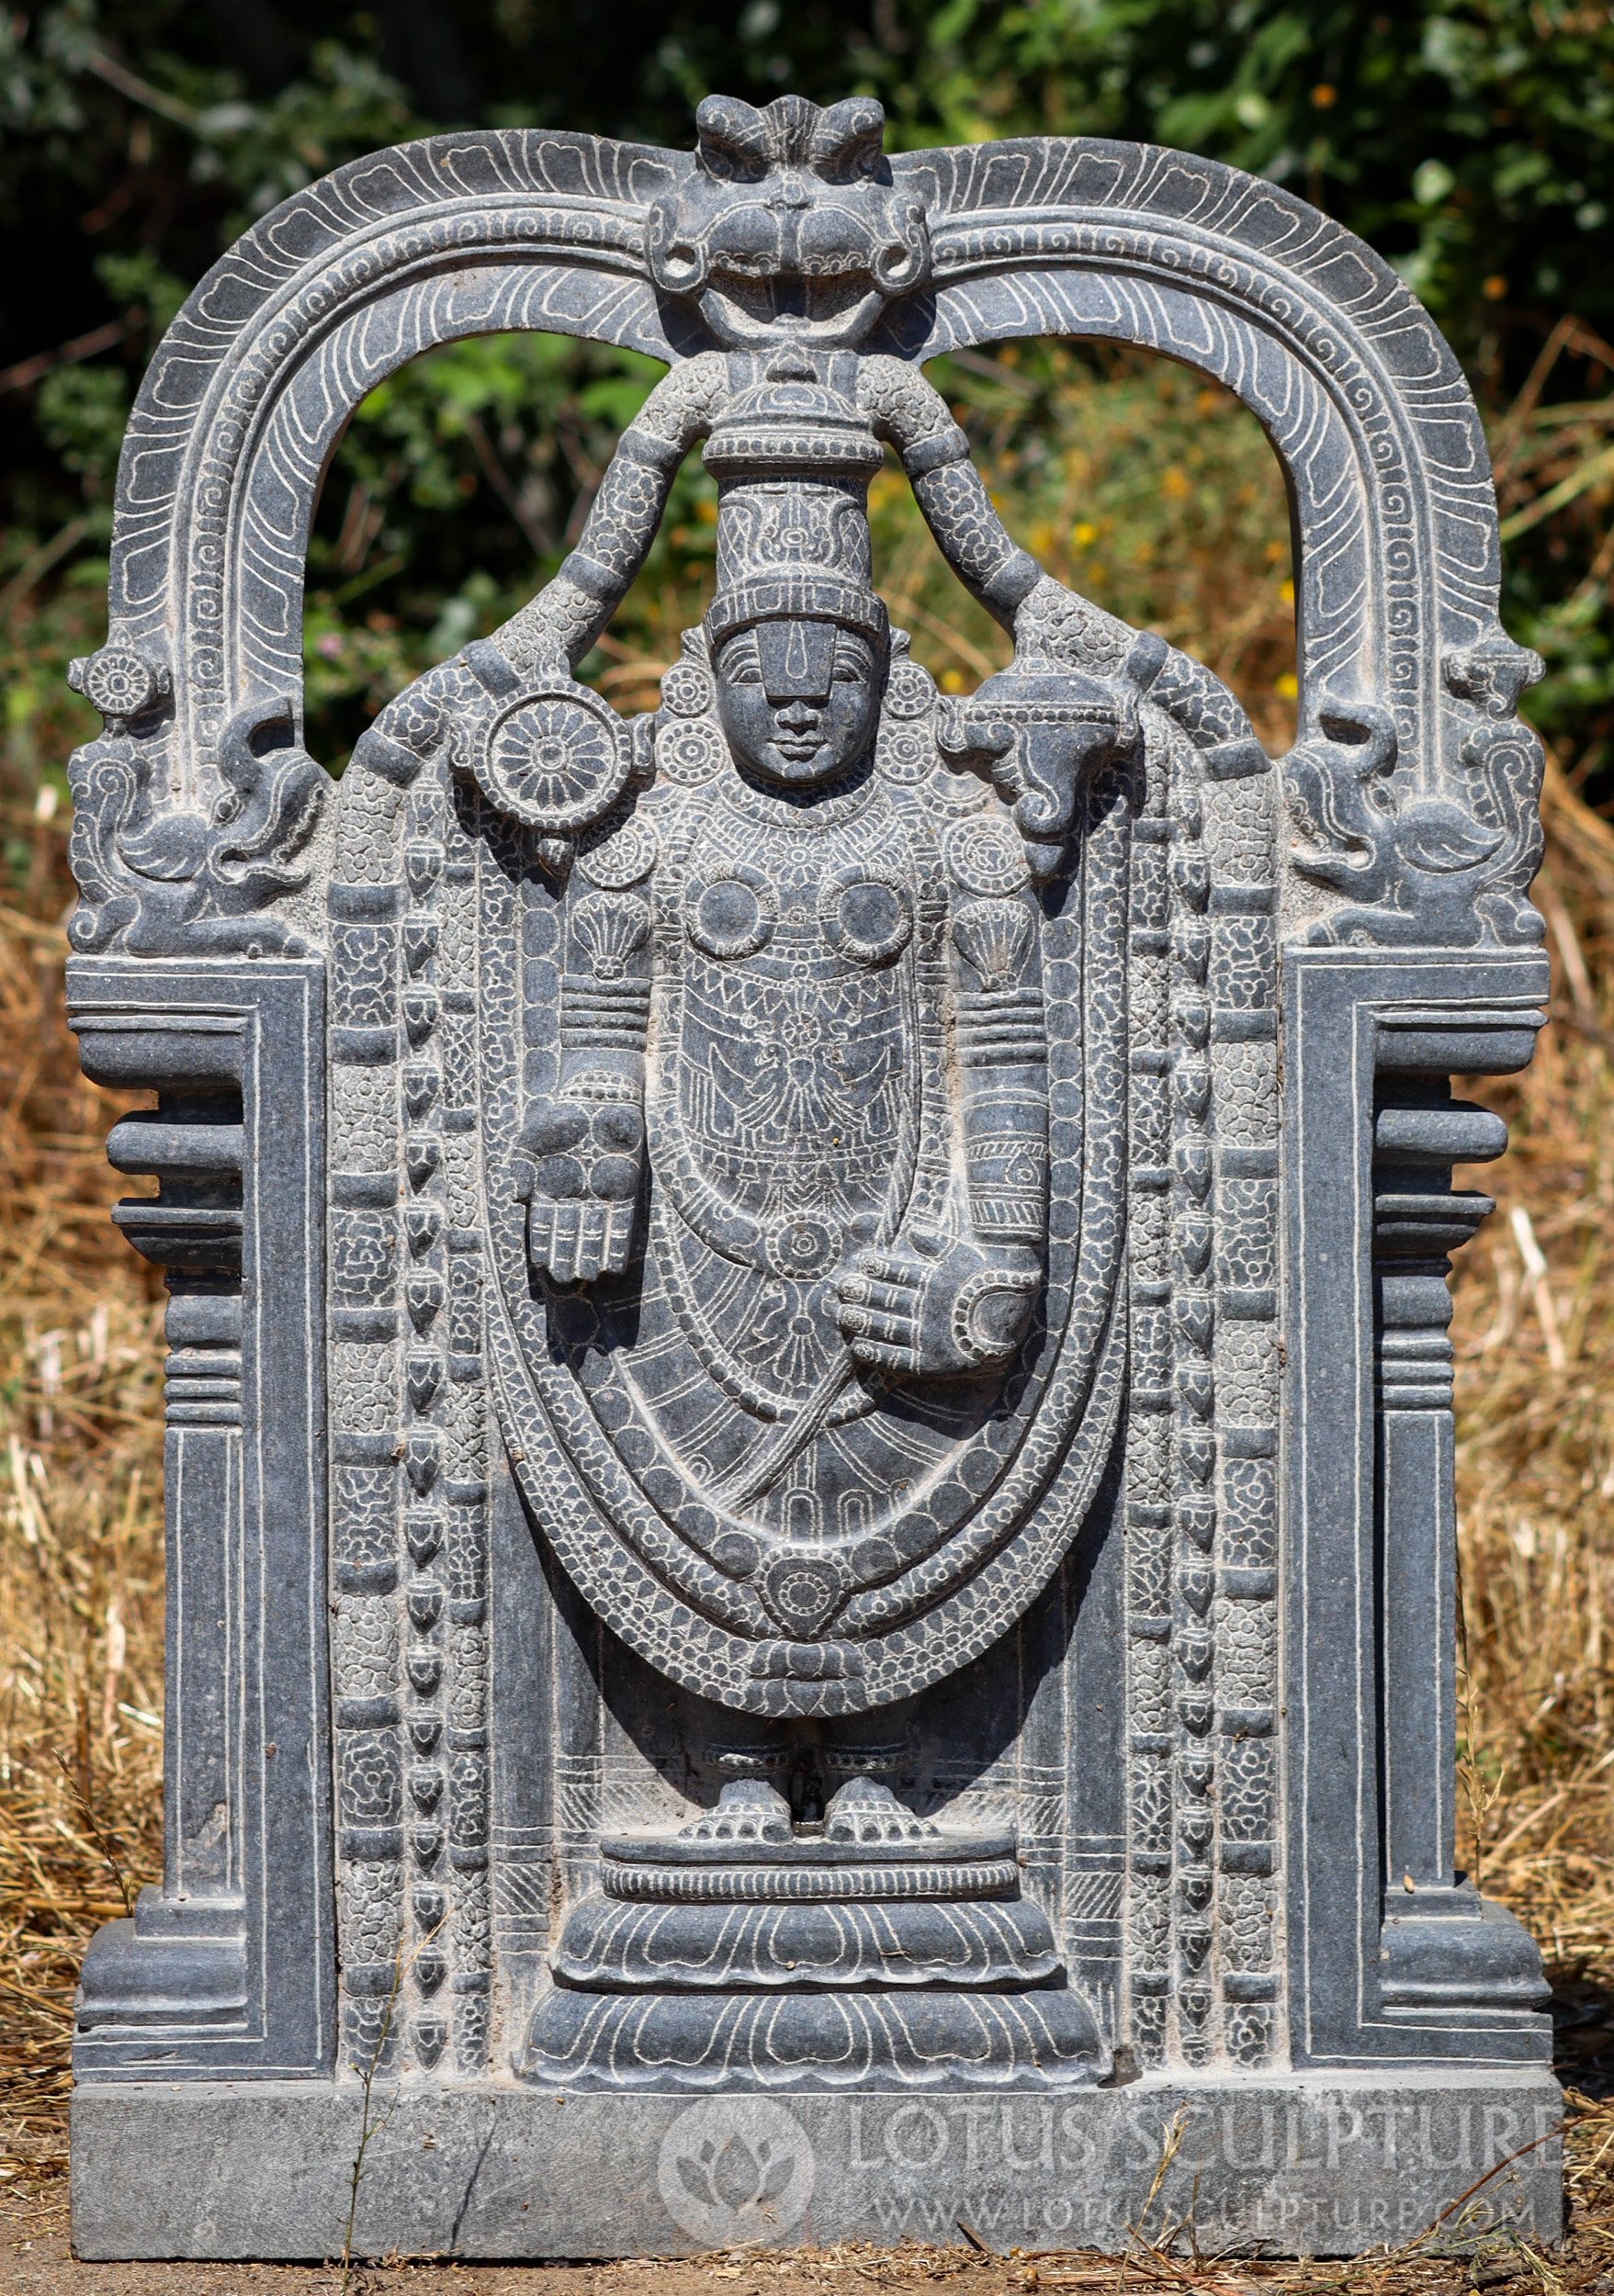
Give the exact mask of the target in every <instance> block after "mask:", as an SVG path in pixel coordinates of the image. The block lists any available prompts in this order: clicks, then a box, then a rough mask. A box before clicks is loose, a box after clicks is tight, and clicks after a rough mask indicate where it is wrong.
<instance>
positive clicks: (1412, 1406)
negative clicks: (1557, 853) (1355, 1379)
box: [1372, 1014, 1546, 2011]
mask: <svg viewBox="0 0 1614 2296" xmlns="http://www.w3.org/2000/svg"><path fill="white" fill-rule="evenodd" d="M1475 1018H1476V1019H1477V1023H1478V1025H1477V1026H1476V1025H1470V1026H1468V1027H1465V1028H1464V1029H1463V1030H1462V1037H1463V1038H1465V1039H1469V1040H1472V1041H1467V1042H1463V1041H1458V1042H1452V1041H1450V1037H1451V1034H1452V1032H1451V1031H1450V1030H1446V1029H1435V1028H1431V1027H1428V1026H1425V1027H1419V1026H1417V1025H1416V1022H1415V1024H1414V1025H1411V1026H1405V1025H1403V1026H1392V1027H1389V1028H1385V1029H1383V1030H1381V1032H1380V1037H1379V1060H1378V1075H1377V1079H1376V1092H1375V1105H1374V1114H1373V1151H1372V1154H1373V1165H1372V1187H1373V1291H1374V1301H1373V1305H1374V1318H1373V1329H1374V1363H1373V1399H1374V1420H1375V1425H1374V1442H1375V1454H1376V1467H1377V1491H1378V1508H1377V1519H1376V1523H1375V1542H1376V1549H1377V1552H1376V1567H1377V1577H1378V1590H1379V1616H1380V1629H1379V1642H1378V1660H1379V1663H1378V1673H1379V1684H1378V1694H1379V1699H1380V1705H1381V1716H1382V1721H1381V1728H1382V1748H1383V1751H1382V1756H1381V1791H1382V1795H1383V1817H1382V1828H1383V1862H1384V1930H1383V1945H1382V1948H1381V1955H1380V1968H1381V1998H1382V1999H1383V2004H1384V2007H1385V2009H1388V2010H1392V2011H1394V2010H1397V2009H1400V2010H1426V2009H1439V2008H1442V2007H1445V2008H1462V2007H1467V2006H1471V2005H1475V2004H1479V2003H1484V2004H1487V2005H1491V2006H1495V2007H1498V2008H1509V2007H1513V2008H1518V2007H1530V2006H1533V2005H1534V2004H1536V2003H1537V2002H1539V2001H1541V2000H1542V1999H1544V1998H1545V1993H1546V1988H1545V1986H1543V1984H1542V1983H1541V1975H1540V1967H1539V1963H1538V1961H1537V1959H1536V1955H1535V1951H1534V1948H1533V1946H1531V1944H1530V1942H1529V1939H1528V1938H1526V1937H1525V1936H1524V1934H1523V1932H1522V1931H1521V1930H1519V1929H1518V1925H1517V1923H1515V1922H1514V1921H1513V1920H1512V1919H1511V1917H1509V1916H1507V1915H1506V1914H1503V1913H1501V1912H1500V1911H1499V1909H1497V1908H1486V1907H1485V1906H1484V1903H1483V1901H1482V1900H1481V1898H1480V1897H1479V1896H1478V1894H1477V1892H1476V1890H1475V1888H1474V1886H1473V1883H1472V1882H1470V1881H1469V1880H1468V1878H1467V1877H1466V1876H1465V1875H1462V1874H1459V1873H1458V1872H1457V1870H1456V1865H1455V1836H1456V1797H1457V1790H1458V1783H1457V1682H1456V1654H1457V1638H1458V1616H1457V1599H1458V1598H1457V1504H1456V1483H1455V1471H1456V1470H1455V1457H1454V1443H1453V1420H1452V1412H1451V1390H1452V1350H1451V1342H1450V1339H1449V1337H1448V1336H1447V1332H1448V1327H1449V1325H1450V1321H1451V1295H1450V1290H1449V1289H1448V1282H1447V1279H1448V1277H1449V1275H1450V1265H1451V1262H1450V1255H1451V1254H1452V1253H1453V1252H1455V1251H1457V1250H1458V1249H1459V1248H1460V1247H1461V1246H1462V1245H1463V1244H1467V1243H1468V1242H1469V1241H1470V1240H1471V1239H1472V1238H1473V1235H1474V1234H1475V1233H1476V1232H1477V1231H1478V1229H1479V1227H1480V1223H1481V1222H1482V1221H1484V1219H1485V1218H1486V1217H1487V1215H1488V1214H1489V1213H1491V1212H1493V1211H1494V1210H1495V1203H1494V1201H1493V1200H1492V1199H1491V1198H1490V1197H1488V1196H1482V1195H1480V1194H1478V1193H1477V1192H1476V1191H1474V1190H1472V1189H1456V1188H1453V1187H1452V1185H1451V1169H1452V1166H1453V1165H1454V1164H1458V1163H1463V1164H1480V1163H1486V1162H1489V1161H1490V1160H1491V1159H1492V1158H1493V1157H1495V1156H1499V1155H1501V1154H1503V1152H1504V1150H1505V1149H1506V1148H1507V1125H1506V1124H1505V1123H1504V1122H1503V1120H1502V1119H1501V1118H1500V1117H1498V1116H1493V1115H1492V1114H1491V1113H1490V1112H1489V1111H1488V1110H1487V1109H1481V1108H1476V1107H1474V1106H1473V1103H1472V1102H1470V1101H1466V1100H1455V1099H1453V1097H1452V1095H1451V1086H1450V1078H1449V1076H1448V1075H1446V1074H1445V1073H1444V1071H1445V1070H1446V1069H1447V1067H1448V1066H1449V1065H1450V1064H1454V1063H1455V1061H1456V1060H1457V1059H1459V1058H1461V1057H1462V1054H1463V1053H1465V1052H1466V1053H1467V1054H1469V1055H1470V1057H1471V1058H1474V1059H1475V1060H1476V1061H1478V1062H1479V1064H1481V1065H1483V1066H1484V1067H1488V1068H1503V1067H1507V1066H1511V1065H1515V1063H1513V1062H1512V1061H1510V1060H1509V1058H1508V1052H1509V1047H1508V1045H1507V1043H1506V1042H1505V1041H1503V1038H1504V1035H1507V1036H1518V1035H1520V1034H1522V1033H1524V1032H1522V1031H1519V1030H1518V1028H1517V1023H1516V1021H1514V1025H1513V1026H1512V1027H1510V1028H1507V1030H1499V1029H1497V1028H1496V1027H1495V1025H1492V1026H1487V1019H1488V1017H1487V1016H1485V1015H1484V1014H1481V1015H1479V1016H1477V1017H1475ZM1507 1019H1509V1020H1510V1021H1511V1020H1513V1019H1514V1017H1513V1016H1507ZM1529 1037H1530V1038H1533V1031H1530V1032H1529ZM1527 1041H1529V1039H1528V1038H1527Z"/></svg>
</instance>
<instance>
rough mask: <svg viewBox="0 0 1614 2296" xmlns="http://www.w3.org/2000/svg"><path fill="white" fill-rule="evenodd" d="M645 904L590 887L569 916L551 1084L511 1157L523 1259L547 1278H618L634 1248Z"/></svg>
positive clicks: (641, 1138) (640, 1160) (646, 994)
mask: <svg viewBox="0 0 1614 2296" xmlns="http://www.w3.org/2000/svg"><path fill="white" fill-rule="evenodd" d="M649 934H650V917H649V908H648V907H647V906H646V905H645V903H644V902H643V901H642V900H641V899H640V898H639V897H638V895H637V894H631V893H598V892H590V893H585V894H583V895H581V896H580V897H579V898H578V899H577V900H576V902H575V904H574V905H573V906H572V908H571V911H570V916H569V917H568V920H567V936H566V970H565V972H564V974H563V975H562V978H561V985H560V1052H561V1061H560V1085H559V1091H557V1092H555V1093H553V1094H550V1095H546V1096H545V1097H542V1098H540V1099H538V1100H536V1102H534V1103H533V1104H532V1106H531V1107H530V1108H529V1109H528V1112H527V1120H526V1123H525V1126H524V1128H523V1131H522V1135H521V1142H520V1146H519V1149H518V1152H517V1156H516V1160H515V1162H516V1186H517V1190H518V1192H519V1193H520V1194H522V1195H524V1196H525V1199H526V1205H527V1250H528V1255H529V1257H530V1258H531V1260H532V1263H533V1266H535V1267H536V1268H538V1269H540V1270H542V1271H543V1272H544V1273H545V1274H547V1275H548V1276H549V1277H552V1279H553V1280H554V1281H555V1282H557V1283H587V1282H591V1281H592V1280H593V1278H594V1277H597V1276H602V1275H619V1274H620V1273H621V1272H622V1270H623V1269H624V1268H625V1267H626V1265H627V1263H628V1261H629V1259H630V1258H631V1256H632V1253H633V1245H634V1238H635V1230H636V1227H637V1225H638V1197H639V1187H640V1181H641V1179H642V1176H643V1169H644V1142H645V1121H644V1052H645V1032H646V1028H647V1025H648V1022H649V999H650V987H649V974H648V969H647V966H646V963H645V953H646V951H647V949H648V946H649Z"/></svg>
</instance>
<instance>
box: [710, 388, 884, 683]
mask: <svg viewBox="0 0 1614 2296" xmlns="http://www.w3.org/2000/svg"><path fill="white" fill-rule="evenodd" d="M783 364H784V363H783V362H782V363H781V365H783ZM804 366H805V363H804ZM704 459H705V466H706V468H707V469H708V470H709V471H710V472H711V473H712V476H713V477H714V478H716V479H717V591H716V594H715V595H714V597H713V600H712V603H711V606H710V607H709V609H708V610H707V613H706V629H707V632H708V634H709V636H711V638H712V640H713V642H714V644H717V643H720V642H721V641H722V639H724V638H725V637H727V636H728V635H729V633H730V632H731V631H734V630H737V629H742V628H743V627H744V626H745V625H747V624H748V623H751V622H761V621H765V620H771V619H773V618H775V617H777V616H781V615H787V614H796V615H811V616H817V617H821V618H824V619H827V620H830V621H833V622H840V623H843V624H845V625H848V626H850V627H851V628H853V629H859V630H863V631H864V632H865V633H866V634H867V635H868V636H871V637H875V638H879V639H883V638H884V636H885V634H886V609H885V606H884V604H883V603H882V602H881V601H880V600H879V599H878V598H877V597H876V596H875V591H874V586H873V561H872V557H871V554H870V549H869V521H868V505H867V493H868V483H869V480H870V479H871V478H873V477H874V475H875V471H877V470H878V469H879V468H880V467H881V464H882V462H883V460H884V456H883V454H882V451H881V447H880V445H879V442H878V440H877V439H876V438H875V434H874V433H873V432H872V431H871V430H870V428H869V425H868V423H867V422H866V421H865V420H864V418H863V414H862V413H861V412H860V411H859V410H858V409H857V408H856V407H855V406H854V405H853V404H852V401H851V400H849V399H847V398H845V397H843V396H842V394H841V392H839V391H837V390H835V389H833V388H831V387H830V385H829V384H827V383H821V382H819V381H818V380H816V379H815V378H814V377H813V376H812V375H811V373H810V371H795V370H794V369H792V368H787V369H786V370H785V371H784V372H783V373H782V372H780V371H779V368H777V367H775V368H774V370H773V372H772V373H771V374H770V375H769V376H768V377H767V378H766V379H765V380H764V381H762V382H761V383H757V384H754V385H752V386H751V388H750V389H748V390H745V391H742V392H741V393H740V394H739V397H738V398H736V399H735V400H734V401H733V403H732V404H731V405H730V406H729V407H728V410H727V411H725V413H724V414H723V416H722V418H721V420H720V421H719V422H717V425H716V427H715V428H714V430H713V432H712V435H711V438H710V439H709V440H708V442H707V445H706V449H705V457H704Z"/></svg>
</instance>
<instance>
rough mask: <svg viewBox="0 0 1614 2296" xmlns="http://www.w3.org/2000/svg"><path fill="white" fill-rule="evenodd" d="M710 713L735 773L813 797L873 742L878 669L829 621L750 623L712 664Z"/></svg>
mask: <svg viewBox="0 0 1614 2296" xmlns="http://www.w3.org/2000/svg"><path fill="white" fill-rule="evenodd" d="M880 687H881V680H880V674H879V664H878V663H877V661H876V659H875V648H874V647H873V646H872V644H871V643H870V641H869V640H868V639H867V638H866V637H863V636H860V635H859V634H858V633H857V632H855V631H852V630H845V629H842V628H841V627H840V626H839V625H837V624H836V623H833V622H827V621H809V620H805V619H803V620H778V621H766V622H756V623H753V624H751V626H750V627H749V628H747V629H743V630H737V631H736V632H735V633H734V635H733V636H732V637H730V638H728V639H727V640H726V641H725V643H724V645H723V647H721V649H720V651H719V653H718V656H717V715H718V716H719V718H720V720H721V722H722V726H723V731H724V732H725V734H726V735H727V736H728V742H729V746H730V748H732V749H733V751H734V754H735V757H736V758H737V759H738V760H739V763H740V765H741V766H742V767H743V768H744V769H745V770H746V771H749V772H750V773H751V774H754V775H755V776H756V778H757V779H758V780H760V781H763V782H773V783H774V784H775V785H777V786H779V787H781V788H785V789H811V788H814V787H816V786H817V785H818V783H820V782H829V781H833V780H834V779H835V777H836V776H837V775H838V774H841V773H843V772H844V771H846V769H847V768H848V767H849V766H852V765H855V764H856V763H857V761H858V760H859V759H860V758H862V757H863V755H864V754H865V752H866V751H867V750H868V748H869V746H870V744H871V743H872V742H873V740H874V737H875V724H876V721H877V719H878V716H879V709H880Z"/></svg>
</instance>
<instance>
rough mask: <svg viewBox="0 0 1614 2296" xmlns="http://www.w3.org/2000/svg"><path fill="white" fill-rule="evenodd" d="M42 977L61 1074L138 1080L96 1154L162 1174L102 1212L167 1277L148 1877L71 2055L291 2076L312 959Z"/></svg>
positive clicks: (315, 978)
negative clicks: (159, 1698)
mask: <svg viewBox="0 0 1614 2296" xmlns="http://www.w3.org/2000/svg"><path fill="white" fill-rule="evenodd" d="M68 986H69V996H70V1001H71V1007H72V1019H73V1027H74V1029H75V1030H76V1031H77V1033H78V1037H79V1041H80V1055H81V1058H82V1060H83V1063H84V1065H85V1071H86V1073H87V1074H88V1075H90V1076H91V1077H93V1078H94V1079H95V1081H96V1083H99V1084H105V1085H110V1086H117V1087H121V1088H123V1089H129V1088H130V1087H134V1088H139V1087H141V1086H144V1087H147V1088H154V1089H155V1091H156V1094H157V1105H156V1108H155V1109H152V1110H151V1111H149V1112H147V1111H141V1112H140V1113H138V1114H135V1115H131V1116H127V1117H124V1118H122V1119H121V1120H119V1122H118V1123H117V1124H115V1125H114V1126H113V1128H112V1131H111V1134H110V1136H109V1138H108V1141H107V1153H108V1155H109V1156H110V1158H111V1161H112V1163H113V1164H114V1165H116V1166H117V1167H118V1169H119V1171H123V1172H129V1173H141V1174H155V1175H156V1176H157V1178H158V1180H159V1181H160V1183H161V1186H160V1188H159V1191H158V1194H157V1195H156V1197H155V1198H154V1199H151V1198H130V1199H125V1200H124V1201H123V1202H122V1203H120V1204H119V1205H118V1206H117V1207H116V1209H115V1210H114V1212H113V1215H112V1216H113V1219H114V1220H115V1221H116V1222H117V1224H118V1226H119V1228H120V1229H121V1231H122V1232H123V1233H124V1235H125V1236H126V1237H127V1238H128V1240H129V1242H130V1244H132V1245H133V1246H134V1248H135V1249H136V1250H137V1251H138V1252H140V1253H141V1255H143V1256H144V1257H145V1258H146V1259H148V1260H150V1261H151V1262H152V1264H153V1265H154V1266H159V1267H162V1268H163V1269H164V1270H165V1272H166V1277H167V1285H168V1293H169V1300H168V1311H167V1319H166V1333H167V1341H168V1355H167V1360H166V1365H165V1370H166V1375H167V1377H166V1391H165V1403H166V1422H167V1425H166V1435H165V1444H164V1469H165V1492H166V1541H165V1546H166V1570H167V1580H168V1605H167V1638H166V1701H165V1735H164V1865H163V1880H162V1883H161V1885H159V1886H157V1887H155V1888H150V1889H145V1890H142V1891H141V1896H140V1900H139V1903H138V1905H137V1907H136V1909H135V1914H134V1918H133V1919H132V1920H124V1921H115V1922H111V1923H109V1924H108V1925H107V1928H105V1929H104V1930H101V1931H100V1932H99V1934H98V1935H97V1937H96V1940H95V1941H94V1943H93V1944H92V1946H91V1949H90V1952H89V1954H88V1956H87V1957H86V1960H85V1971H84V1979H83V1985H82V1987H81V1990H80V1995H79V2000H78V2004H77V2013H76V2014H77V2028H78V2032H77V2039H76V2042H75V2047H74V2063H75V2065H76V2067H77V2068H78V2070H79V2071H80V2073H81V2074H83V2073H85V2072H90V2071H93V2072H94V2073H95V2074H96V2076H97V2077H119V2076H120V2075H123V2076H136V2075H139V2074H140V2073H141V2072H142V2071H146V2072H149V2071H150V2070H152V2069H153V2068H155V2067H157V2066H160V2067H161V2069H162V2072H163V2075H164V2078H171V2077H185V2076H186V2075H187V2074H190V2075H198V2074H200V2075H205V2074H207V2073H208V2072H209V2070H211V2069H212V2068H213V2067H215V2066H216V2065H220V2064H221V2063H228V2065H230V2066H231V2070H232V2072H235V2071H239V2072H240V2073H242V2074H244V2075H248V2076H250V2075H251V2074H253V2073H254V2072H263V2073H284V2072H288V2071H291V2072H297V2071H304V2072H308V2071H313V2070H316V2069H320V2068H322V2067H323V2066H324V2065H326V2064H327V2063H328V2060H329V2054H330V2049H331V2043H332V2008H333V2004H332V1993H333V1983H332V1970H331V1965H330V1953H329V1946H328V1943H327V1942H326V1940H327V1936H328V1922H329V1905H330V1841H329V1832H328V1823H329V1790H328V1783H327V1778H328V1773H327V1772H326V1767H325V1763H326V1752H325V1733H326V1728H327V1721H326V1714H325V1707H324V1637H325V1584H324V1540H323V1528H324V1516H323V1509H322V1504H321V1501H320V1493H319V1490H318V1486H317V1483H316V1480H315V1478H314V1473H313V1461H312V1458H311V1457H310V1443H309V1436H310V1432H311V1433H314V1434H320V1433H322V1396H323V1380H322V1356H321V1349H320V1345H319V1333H318V1324H317V1317H318V1314H319V1311H320V1301H321V1293H322V1278H323V1269H322V1255H321V1253H320V1250H319V1243H318V1235H317V1230H313V1229H311V1226H310V1222H311V1221H312V1220H313V1217H314V1210H315V1205H316V1202H317V1190H318V1186H319V1183H320V1180H321V1178H322V1142H321V1132H320V1126H321V1114H322V1099H323V1064H322V1060H321V1057H320V1053H319V1047H318V1040H317V1037H316V1034H315V1031H316V1030H317V1029H318V1028H319V1027H320V1025H321V1021H322V1013H321V997H320V993H319V989H320V979H319V968H318V967H317V966H312V965H310V964H307V963H304V962H259V963H257V964H255V965H254V966H253V967H251V968H236V967H226V966H220V965H210V964H209V963H208V962H199V963H198V962H192V963H188V964H184V965H179V964H175V963H174V962H161V961H158V962H151V961H148V962H145V963H144V964H142V965H141V967H140V968H139V970H138V971H136V970H134V969H133V968H131V967H129V966H127V965H125V964H123V963H121V962H110V963H109V962H106V961H98V962H97V961H94V960H91V961H87V962H86V961H83V960H81V961H77V962H74V963H73V966H72V967H71V968H70V973H69V983H68ZM248 1429H251V1430H253V1435H252V1436H251V1439H248V1436H247V1434H246V1430H248Z"/></svg>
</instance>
